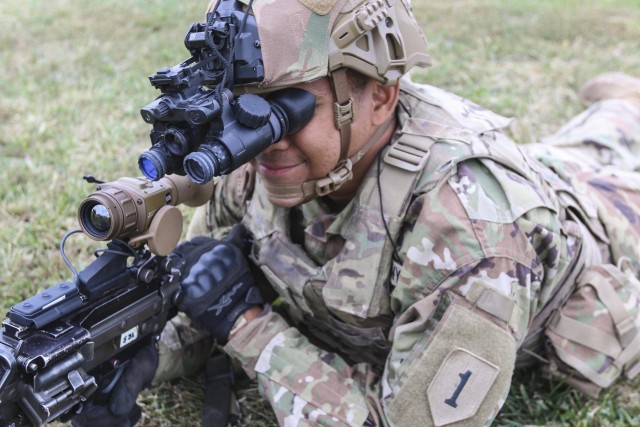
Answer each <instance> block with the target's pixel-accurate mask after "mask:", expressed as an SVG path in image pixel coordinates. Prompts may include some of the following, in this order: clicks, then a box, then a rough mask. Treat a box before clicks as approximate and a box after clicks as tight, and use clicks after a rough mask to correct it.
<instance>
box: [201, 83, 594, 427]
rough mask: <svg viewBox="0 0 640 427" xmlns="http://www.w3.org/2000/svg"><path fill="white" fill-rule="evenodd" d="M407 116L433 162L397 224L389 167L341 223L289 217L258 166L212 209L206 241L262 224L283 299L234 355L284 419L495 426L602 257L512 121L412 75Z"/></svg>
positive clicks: (259, 241) (578, 210)
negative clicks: (553, 303) (545, 311)
mask: <svg viewBox="0 0 640 427" xmlns="http://www.w3.org/2000/svg"><path fill="white" fill-rule="evenodd" d="M397 117H398V127H397V132H396V134H395V135H394V137H393V141H397V140H398V139H401V138H402V136H403V135H416V136H418V137H420V138H422V139H424V140H426V141H427V147H428V152H429V157H428V160H427V163H426V166H425V167H424V168H423V170H422V171H421V172H420V173H419V174H418V175H417V176H416V179H415V181H414V183H413V190H412V193H411V194H410V197H409V198H408V199H409V201H408V202H407V203H406V204H405V206H403V209H402V210H401V212H400V213H399V215H398V216H397V217H394V216H393V215H386V216H387V217H386V218H385V221H384V222H383V221H382V220H381V215H380V200H379V199H378V198H377V197H378V196H377V195H378V185H382V192H383V194H384V193H385V192H397V191H399V190H398V189H397V188H394V185H393V184H394V183H393V182H380V183H379V182H378V179H377V177H378V175H379V173H380V170H379V169H378V168H382V172H381V173H382V176H383V177H384V176H385V173H384V169H386V168H391V167H392V166H390V165H388V164H387V163H386V162H380V164H376V163H375V162H374V164H373V166H372V167H371V170H370V171H369V173H368V175H367V176H366V177H365V179H364V181H363V183H362V185H361V188H360V190H359V192H358V194H357V195H356V197H355V199H354V200H353V201H352V202H351V204H349V205H348V206H347V207H346V208H345V209H344V210H342V211H341V212H338V213H334V212H331V210H330V209H328V208H327V207H326V205H325V204H324V203H323V201H322V200H315V201H312V202H309V203H307V204H305V205H302V206H300V207H297V208H294V209H291V210H287V209H283V208H277V207H274V206H273V205H271V204H270V203H269V202H268V200H267V198H266V195H265V192H264V190H263V188H262V186H261V183H260V179H259V177H258V178H254V174H251V173H249V172H250V170H249V169H248V168H244V169H240V170H238V171H235V172H234V173H232V174H231V175H229V176H227V177H225V178H224V179H222V180H221V181H220V182H219V183H218V185H217V187H216V192H215V196H214V198H213V199H212V201H211V203H210V204H209V205H207V206H206V210H203V211H202V212H205V214H204V215H205V216H206V218H204V219H203V218H200V220H202V224H204V223H205V222H206V224H207V227H208V228H207V229H204V228H203V229H202V230H201V232H203V233H205V232H209V233H211V234H213V235H214V236H215V235H216V233H217V232H218V231H220V230H223V229H224V227H226V226H229V225H232V224H234V223H236V222H238V221H244V222H245V223H246V224H247V226H248V228H249V229H250V230H251V232H252V233H253V234H254V236H255V242H256V243H255V248H254V249H255V259H256V262H257V263H258V264H259V265H261V267H262V270H263V272H264V273H265V275H266V277H267V278H268V279H269V282H270V283H271V286H272V287H273V288H274V289H275V290H276V291H277V293H278V295H279V297H280V298H279V299H278V300H277V301H276V304H274V305H273V306H272V308H271V309H267V310H265V314H264V315H263V316H261V317H259V318H258V319H256V320H254V321H252V322H251V323H249V325H248V326H246V327H245V328H243V329H242V330H241V331H240V332H239V333H238V334H237V335H236V337H234V339H233V340H231V341H230V342H229V343H228V344H227V346H226V348H225V349H226V351H227V352H228V353H229V354H231V355H232V356H233V357H234V358H236V359H237V360H238V361H239V362H240V363H241V364H242V366H243V368H244V369H245V370H246V371H247V372H248V373H249V375H251V376H257V378H258V382H259V385H260V389H261V392H262V394H263V395H264V396H265V397H266V398H267V399H268V400H269V401H270V402H271V404H272V406H273V407H274V410H275V411H276V414H277V417H278V419H279V422H280V424H281V425H296V426H298V425H318V424H319V425H331V426H334V425H357V426H360V425H402V426H407V425H431V424H434V425H443V424H447V423H452V422H456V421H459V422H462V423H466V425H481V424H484V423H489V422H490V421H491V420H492V419H493V418H494V417H495V415H496V414H497V412H498V410H499V409H500V407H501V406H502V404H503V402H504V399H505V397H506V395H507V393H508V390H509V385H510V382H511V375H512V371H513V368H514V365H515V361H516V353H517V349H518V348H519V347H520V346H521V345H522V342H523V340H524V338H525V335H526V334H527V332H528V329H529V326H530V324H531V322H532V320H533V318H534V317H535V315H536V313H538V312H539V311H540V309H541V308H542V307H543V306H544V304H545V302H546V301H547V300H549V299H550V296H551V295H552V294H553V293H554V291H555V290H556V289H558V287H559V284H561V283H563V282H564V281H566V280H568V279H570V278H572V277H575V274H576V271H578V270H579V269H580V267H581V264H583V263H584V262H585V257H587V256H589V257H595V258H598V257H602V254H600V253H599V251H598V250H595V251H594V250H593V248H594V247H595V240H594V239H593V237H590V236H592V235H595V236H602V234H603V232H602V229H601V226H600V225H599V222H598V221H597V220H596V208H595V207H594V206H593V205H591V204H590V203H591V202H590V201H589V200H588V199H587V198H582V199H581V198H579V197H577V196H576V194H577V193H576V192H575V191H574V190H573V189H571V188H569V187H568V186H567V184H566V183H565V182H564V181H562V180H560V179H559V178H558V177H557V176H556V175H555V174H553V173H552V172H551V171H550V170H549V169H548V168H546V167H545V166H542V164H540V163H538V162H537V161H534V160H532V159H530V158H529V157H528V156H527V155H525V154H524V153H523V152H522V150H521V148H520V147H518V146H516V145H515V144H514V143H513V142H512V141H511V140H509V139H508V138H507V137H506V136H504V135H503V134H502V133H501V132H500V129H501V128H503V127H505V126H506V125H508V123H509V120H508V119H505V118H503V117H501V116H498V115H496V114H494V113H491V112H489V111H487V110H484V109H482V108H480V107H478V106H477V105H474V104H472V103H470V102H469V101H466V100H463V99H461V98H458V97H456V96H454V95H451V94H449V93H446V92H444V91H442V90H439V89H436V88H433V87H430V86H425V85H414V84H413V83H411V82H409V81H403V82H402V84H401V95H400V104H399V107H398V109H397ZM393 141H392V142H393ZM254 179H255V182H254ZM407 191H408V190H407ZM384 201H385V196H383V205H384ZM567 206H572V207H573V208H572V209H569V210H568V209H566V207H567ZM383 210H384V206H383ZM578 218H583V219H586V221H585V223H586V224H587V225H584V224H583V223H582V221H580V220H578ZM198 221H199V220H198V218H194V223H197V222H198ZM385 227H387V228H388V229H389V231H388V232H387V231H386V230H385ZM587 227H590V229H591V230H590V232H589V233H587V232H586V231H587ZM196 232H197V231H196ZM192 234H193V232H192ZM388 234H391V235H392V236H394V238H395V249H396V250H397V255H398V258H397V259H396V260H395V261H394V260H393V257H392V256H391V254H392V253H393V251H394V245H393V244H391V242H390V240H389V238H388ZM296 236H297V237H296ZM300 236H303V237H300ZM585 236H586V237H585ZM291 240H294V241H295V242H296V243H297V244H293V243H292V242H291ZM586 246H589V247H590V248H591V249H590V250H589V251H585V250H582V251H581V248H584V247H586ZM596 252H597V253H596ZM585 253H587V255H585ZM605 256H606V254H605Z"/></svg>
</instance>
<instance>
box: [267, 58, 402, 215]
mask: <svg viewBox="0 0 640 427" xmlns="http://www.w3.org/2000/svg"><path fill="white" fill-rule="evenodd" d="M329 82H330V84H331V89H332V91H333V99H334V104H333V113H334V122H335V126H336V129H338V131H339V132H340V159H339V160H338V163H337V164H336V165H335V166H334V167H333V169H332V170H331V171H329V173H327V176H325V177H324V178H320V179H315V180H309V181H305V182H303V183H301V184H269V183H267V182H265V183H264V186H265V189H266V190H267V193H269V196H270V198H271V199H272V200H275V199H280V200H281V201H283V202H284V203H285V204H286V205H289V206H293V205H297V204H301V203H306V202H309V201H311V200H313V199H315V198H316V197H322V196H325V195H327V194H329V193H332V192H334V191H336V190H337V189H338V188H340V187H341V186H342V185H343V184H344V183H345V182H347V181H349V180H350V179H351V178H352V177H353V165H354V164H356V163H357V162H358V160H360V159H361V158H362V156H363V155H364V154H365V153H366V152H367V151H369V149H370V148H371V147H372V146H373V145H374V144H375V143H376V142H377V141H378V140H379V139H380V137H381V136H382V135H383V134H384V132H386V130H387V129H388V128H389V125H390V124H391V122H392V121H393V117H390V118H389V120H387V121H386V122H385V123H383V124H382V125H380V126H379V127H378V129H376V131H375V132H374V133H373V135H371V137H370V138H369V140H368V141H367V143H366V144H365V145H364V146H363V147H362V148H361V149H360V150H359V151H358V152H357V153H356V154H354V155H353V156H352V157H349V158H347V154H348V153H349V145H350V143H351V123H352V122H353V120H354V111H353V99H352V98H351V92H350V88H349V79H348V78H347V69H346V68H339V69H337V70H335V71H333V72H331V73H329Z"/></svg>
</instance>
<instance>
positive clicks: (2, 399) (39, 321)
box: [0, 175, 213, 427]
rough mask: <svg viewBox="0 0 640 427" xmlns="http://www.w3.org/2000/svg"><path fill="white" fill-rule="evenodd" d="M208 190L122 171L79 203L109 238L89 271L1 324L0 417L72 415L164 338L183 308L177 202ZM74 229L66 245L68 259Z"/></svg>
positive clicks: (198, 199) (83, 215) (38, 421)
mask: <svg viewBox="0 0 640 427" xmlns="http://www.w3.org/2000/svg"><path fill="white" fill-rule="evenodd" d="M212 189H213V184H209V185H204V186H200V185H196V184H194V183H193V182H192V181H190V180H189V179H187V178H186V177H181V176H174V175H168V176H166V177H164V178H163V179H161V180H159V181H155V182H152V181H149V180H146V179H144V178H121V179H120V180H118V181H115V182H112V183H106V184H104V185H101V186H100V187H98V188H97V190H96V191H95V192H94V193H92V194H91V195H89V196H88V197H87V198H86V199H85V200H84V201H83V202H82V203H81V205H80V208H79V210H78V215H79V220H80V226H81V228H82V231H84V232H85V233H86V234H87V235H89V236H90V237H92V238H93V239H95V240H111V241H109V242H108V243H107V248H106V249H104V250H102V251H99V252H98V253H99V256H98V257H97V259H95V260H94V261H93V262H92V263H91V264H89V265H88V266H87V267H86V268H85V269H83V270H82V271H80V272H75V271H74V270H73V268H72V271H74V273H75V274H74V275H75V277H74V280H73V281H67V282H62V283H59V284H57V285H54V286H52V287H50V288H48V289H46V290H45V291H43V292H41V293H39V294H38V295H35V296H32V297H30V298H28V299H26V300H24V301H22V302H20V303H19V304H16V305H14V306H13V307H11V309H10V311H9V313H8V318H7V319H5V320H4V321H3V322H2V330H1V331H0V424H1V425H3V426H14V427H19V426H31V425H34V426H39V425H42V424H46V423H49V422H51V421H53V420H55V419H57V418H59V417H64V416H65V415H67V416H70V415H72V414H73V413H74V412H75V411H76V409H78V407H79V405H82V404H83V402H85V401H86V400H87V399H89V398H90V397H91V396H92V395H93V394H94V393H95V392H96V390H97V389H98V384H103V383H108V382H109V378H110V377H115V376H116V375H118V373H119V372H120V371H121V370H122V369H124V366H125V364H126V361H127V360H129V359H130V358H131V357H133V356H134V355H135V354H136V353H137V351H138V350H139V349H140V348H141V347H142V346H145V345H148V344H149V343H152V342H153V341H154V340H157V339H158V337H159V335H160V332H161V331H162V329H163V328H164V326H165V324H166V322H167V320H168V319H170V318H171V317H172V316H173V315H175V314H176V312H177V309H176V307H175V304H174V296H175V294H176V292H177V290H178V287H179V278H180V273H179V270H178V269H176V265H175V260H174V259H172V257H171V256H168V255H169V253H170V252H171V251H172V250H173V249H174V248H175V246H176V245H177V243H178V240H179V238H180V235H181V232H182V224H183V221H182V214H181V213H180V211H179V209H178V208H177V207H176V205H178V204H182V203H184V204H186V205H188V206H197V205H199V204H202V203H204V201H206V200H208V199H209V198H210V197H211V193H212ZM159 229H160V230H162V232H161V233H160V232H158V230H159ZM77 231H80V230H74V231H73V232H77ZM69 235H70V233H67V235H66V236H65V238H63V242H62V243H61V252H62V255H63V258H65V261H66V257H64V251H63V247H64V241H65V240H66V237H68V236H69ZM130 260H131V261H130ZM70 267H72V266H70Z"/></svg>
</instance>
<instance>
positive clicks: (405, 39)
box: [210, 0, 430, 89]
mask: <svg viewBox="0 0 640 427" xmlns="http://www.w3.org/2000/svg"><path fill="white" fill-rule="evenodd" d="M213 3H214V2H212V4H213ZM243 3H245V4H246V3H248V0H243ZM210 8H211V6H210ZM252 9H253V14H254V15H255V18H256V22H257V25H258V33H259V37H260V44H261V49H262V57H263V61H264V68H265V78H264V80H263V81H262V82H260V83H259V84H258V89H274V88H281V87H285V86H292V85H295V84H297V83H302V82H308V81H312V80H315V79H318V78H320V77H324V76H327V75H328V74H329V72H332V71H334V70H336V69H338V68H342V67H346V68H350V69H353V70H356V71H359V72H360V73H362V74H364V75H366V76H368V77H371V78H374V79H376V80H378V81H380V82H382V83H384V84H386V85H393V84H395V83H396V82H397V81H398V79H399V78H400V77H401V76H402V75H403V74H405V73H407V72H408V71H409V70H410V69H411V68H412V67H414V66H423V67H426V66H429V65H430V58H429V56H428V54H427V41H426V38H425V37H424V35H423V33H422V31H421V30H420V26H419V24H418V23H417V21H416V20H415V18H414V16H413V14H412V12H411V5H410V4H409V0H254V2H253V5H252Z"/></svg>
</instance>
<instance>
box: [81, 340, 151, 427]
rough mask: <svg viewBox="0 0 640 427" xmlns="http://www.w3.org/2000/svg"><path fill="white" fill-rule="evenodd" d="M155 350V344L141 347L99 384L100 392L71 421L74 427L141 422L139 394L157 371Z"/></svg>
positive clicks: (109, 426)
mask: <svg viewBox="0 0 640 427" xmlns="http://www.w3.org/2000/svg"><path fill="white" fill-rule="evenodd" d="M158 360H159V358H158V349H157V348H156V346H155V344H149V345H147V346H144V347H142V348H141V349H140V351H138V353H137V354H136V355H135V356H134V357H133V358H132V359H130V360H129V361H128V362H127V363H126V365H123V367H122V368H121V371H116V375H115V377H113V378H110V379H109V381H107V384H100V387H101V389H99V390H98V391H97V392H96V395H94V397H93V399H92V400H91V401H90V402H89V403H87V404H86V405H84V407H83V408H82V411H81V412H80V413H79V414H77V415H74V416H73V417H72V418H71V424H72V425H73V426H74V427H131V426H133V425H135V423H137V422H138V420H139V419H140V416H141V415H142V414H141V411H140V407H139V406H138V405H137V404H136V398H137V397H138V394H140V392H141V391H142V390H144V389H145V388H147V387H149V385H151V380H153V376H154V375H155V372H156V370H157V369H158Z"/></svg>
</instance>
